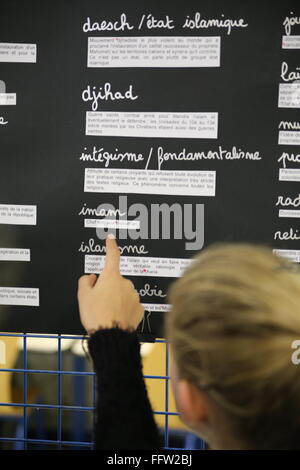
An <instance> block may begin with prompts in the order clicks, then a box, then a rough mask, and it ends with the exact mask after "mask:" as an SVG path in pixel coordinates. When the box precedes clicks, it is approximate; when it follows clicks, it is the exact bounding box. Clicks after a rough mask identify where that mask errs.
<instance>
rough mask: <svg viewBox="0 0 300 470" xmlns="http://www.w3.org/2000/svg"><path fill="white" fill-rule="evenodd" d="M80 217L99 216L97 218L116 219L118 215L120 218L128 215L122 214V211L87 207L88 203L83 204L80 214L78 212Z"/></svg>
mask: <svg viewBox="0 0 300 470" xmlns="http://www.w3.org/2000/svg"><path fill="white" fill-rule="evenodd" d="M78 215H92V216H97V217H116V216H117V215H119V216H124V215H126V212H121V211H120V209H104V208H102V209H99V207H97V208H96V209H94V208H91V207H87V206H86V203H84V204H83V206H82V208H81V210H80V212H78Z"/></svg>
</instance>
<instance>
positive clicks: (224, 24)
mask: <svg viewBox="0 0 300 470" xmlns="http://www.w3.org/2000/svg"><path fill="white" fill-rule="evenodd" d="M247 26H248V24H247V23H245V20H244V19H243V18H240V19H238V20H232V19H229V18H226V19H225V17H224V14H222V15H221V19H204V18H201V13H199V12H197V13H195V15H194V16H193V18H191V17H190V16H189V15H187V16H186V19H185V22H184V23H183V26H182V28H187V29H202V28H204V29H207V28H225V29H227V34H228V35H230V34H231V32H232V30H233V29H234V28H247Z"/></svg>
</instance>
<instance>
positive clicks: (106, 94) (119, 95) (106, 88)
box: [82, 82, 138, 111]
mask: <svg viewBox="0 0 300 470" xmlns="http://www.w3.org/2000/svg"><path fill="white" fill-rule="evenodd" d="M137 98H138V95H136V96H134V94H133V90H132V85H129V87H128V89H127V90H126V91H124V92H121V91H114V92H113V91H112V90H111V84H110V83H108V82H107V83H105V84H104V85H103V87H99V88H98V90H97V87H95V86H93V87H91V86H90V85H88V86H87V87H86V89H85V90H83V92H82V100H83V101H91V102H92V110H93V111H96V110H97V109H98V105H99V101H101V100H102V101H115V100H136V99H137Z"/></svg>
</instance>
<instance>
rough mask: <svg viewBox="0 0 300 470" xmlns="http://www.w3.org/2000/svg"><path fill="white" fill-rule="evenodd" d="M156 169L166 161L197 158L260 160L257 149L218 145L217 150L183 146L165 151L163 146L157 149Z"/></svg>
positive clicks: (196, 159) (195, 159) (194, 159)
mask: <svg viewBox="0 0 300 470" xmlns="http://www.w3.org/2000/svg"><path fill="white" fill-rule="evenodd" d="M157 158H158V169H159V170H160V169H161V167H162V165H163V164H164V163H165V162H167V161H177V160H179V161H182V160H184V161H198V160H261V156H260V154H259V152H258V151H255V152H247V151H244V150H241V149H238V150H237V148H236V147H232V149H231V150H226V149H223V148H222V146H221V145H220V146H219V148H218V150H215V151H214V150H209V151H208V152H203V151H202V152H187V151H186V149H185V148H183V150H182V151H181V152H179V153H175V152H172V153H171V152H165V150H164V148H163V147H158V149H157Z"/></svg>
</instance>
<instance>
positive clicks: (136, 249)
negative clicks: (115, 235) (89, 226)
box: [78, 238, 149, 255]
mask: <svg viewBox="0 0 300 470" xmlns="http://www.w3.org/2000/svg"><path fill="white" fill-rule="evenodd" d="M119 250H120V252H121V255H123V254H124V253H127V254H131V255H147V254H148V253H149V251H147V250H146V248H145V245H140V246H137V245H124V246H119ZM78 251H79V252H81V253H98V254H101V253H103V254H105V253H106V248H105V245H99V244H97V243H96V240H94V239H93V238H90V239H89V241H88V242H87V243H85V242H81V245H80V247H79V249H78Z"/></svg>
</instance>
